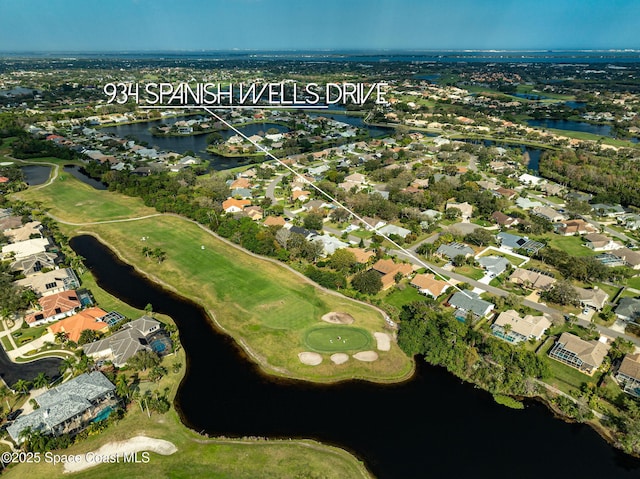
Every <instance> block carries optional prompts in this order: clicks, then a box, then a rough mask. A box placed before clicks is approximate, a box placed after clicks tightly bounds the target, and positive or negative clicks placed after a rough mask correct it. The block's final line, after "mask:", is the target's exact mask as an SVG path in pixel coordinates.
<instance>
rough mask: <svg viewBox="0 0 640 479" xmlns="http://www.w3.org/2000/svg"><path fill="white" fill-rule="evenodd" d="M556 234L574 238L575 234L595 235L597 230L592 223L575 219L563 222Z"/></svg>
mask: <svg viewBox="0 0 640 479" xmlns="http://www.w3.org/2000/svg"><path fill="white" fill-rule="evenodd" d="M556 232H557V233H558V234H560V235H563V236H572V235H575V234H579V235H583V234H587V233H595V232H597V230H596V228H594V227H593V225H592V224H591V223H589V222H587V221H585V220H583V219H575V220H566V221H563V222H562V224H561V225H560V226H559V227H558V229H557V230H556Z"/></svg>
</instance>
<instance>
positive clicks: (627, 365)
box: [613, 354, 640, 398]
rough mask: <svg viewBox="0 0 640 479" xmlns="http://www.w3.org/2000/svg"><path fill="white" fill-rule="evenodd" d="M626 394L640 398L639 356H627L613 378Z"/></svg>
mask: <svg viewBox="0 0 640 479" xmlns="http://www.w3.org/2000/svg"><path fill="white" fill-rule="evenodd" d="M613 377H614V378H615V380H616V381H617V382H618V384H619V385H620V387H621V388H622V390H623V391H624V392H626V393H627V394H631V395H632V396H635V397H638V398H640V354H627V355H625V357H624V359H623V360H622V362H621V363H620V366H619V367H618V370H617V371H616V373H615V374H614V376H613Z"/></svg>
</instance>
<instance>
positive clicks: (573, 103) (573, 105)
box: [564, 101, 587, 110]
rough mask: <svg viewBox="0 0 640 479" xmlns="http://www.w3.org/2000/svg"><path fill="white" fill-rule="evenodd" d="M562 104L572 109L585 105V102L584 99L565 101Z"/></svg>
mask: <svg viewBox="0 0 640 479" xmlns="http://www.w3.org/2000/svg"><path fill="white" fill-rule="evenodd" d="M564 104H565V105H566V106H568V107H569V108H572V109H574V110H579V109H580V108H586V107H587V102H585V101H565V102H564Z"/></svg>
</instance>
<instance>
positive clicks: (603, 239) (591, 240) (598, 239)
mask: <svg viewBox="0 0 640 479" xmlns="http://www.w3.org/2000/svg"><path fill="white" fill-rule="evenodd" d="M584 239H585V241H586V242H585V244H584V245H585V246H586V247H587V248H589V249H592V250H593V251H611V250H614V249H620V248H624V245H623V244H622V243H619V242H617V241H613V240H612V239H611V238H609V237H608V236H606V235H603V234H600V233H591V234H588V235H585V236H584Z"/></svg>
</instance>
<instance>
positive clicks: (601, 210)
mask: <svg viewBox="0 0 640 479" xmlns="http://www.w3.org/2000/svg"><path fill="white" fill-rule="evenodd" d="M591 208H592V209H593V212H594V213H595V214H597V215H599V216H606V217H608V218H619V217H622V216H624V214H625V213H626V212H625V210H624V208H623V207H622V206H620V205H607V204H603V203H597V204H593V205H591Z"/></svg>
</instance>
